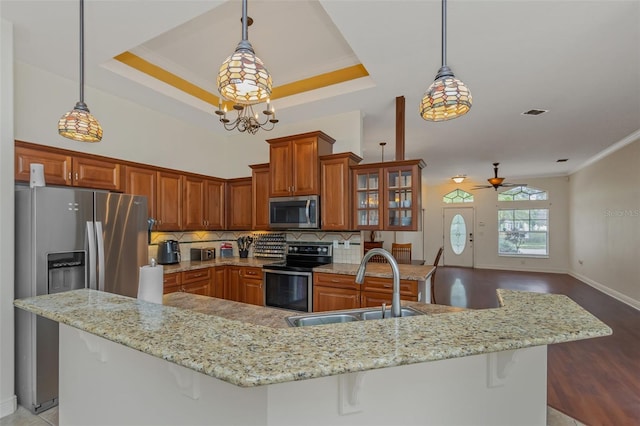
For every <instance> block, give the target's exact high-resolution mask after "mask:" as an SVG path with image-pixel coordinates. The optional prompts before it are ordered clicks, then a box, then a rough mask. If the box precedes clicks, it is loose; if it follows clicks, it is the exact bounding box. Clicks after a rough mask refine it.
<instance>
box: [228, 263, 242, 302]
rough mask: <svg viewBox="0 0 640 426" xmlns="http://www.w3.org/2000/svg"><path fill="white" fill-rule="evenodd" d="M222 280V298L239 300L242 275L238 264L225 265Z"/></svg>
mask: <svg viewBox="0 0 640 426" xmlns="http://www.w3.org/2000/svg"><path fill="white" fill-rule="evenodd" d="M226 268H227V273H226V274H225V282H224V298H225V299H228V300H233V301H234V302H240V301H241V298H242V277H241V270H242V267H240V266H227V267H226Z"/></svg>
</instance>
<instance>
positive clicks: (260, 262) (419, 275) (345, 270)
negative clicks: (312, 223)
mask: <svg viewBox="0 0 640 426" xmlns="http://www.w3.org/2000/svg"><path fill="white" fill-rule="evenodd" d="M281 261H282V259H264V258H255V257H248V258H245V259H241V258H239V257H226V258H216V259H212V260H202V261H200V260H193V261H184V262H180V263H176V264H174V265H163V267H164V273H165V274H170V273H173V272H183V271H191V270H195V269H201V268H211V267H214V266H224V265H232V266H252V267H256V268H262V267H263V266H264V265H268V264H269V263H276V262H281ZM359 266H360V264H357V263H330V264H328V265H323V266H318V267H316V268H313V272H324V273H327V274H342V275H356V272H357V271H358V267H359ZM398 268H399V269H400V278H401V279H403V280H412V281H425V280H426V279H427V278H429V277H430V276H431V274H432V273H433V271H435V267H434V266H432V265H415V264H400V265H398ZM365 275H366V276H371V277H381V278H392V277H393V274H392V273H391V266H390V265H389V264H388V263H375V262H369V263H368V264H367V271H366V273H365Z"/></svg>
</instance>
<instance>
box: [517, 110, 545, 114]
mask: <svg viewBox="0 0 640 426" xmlns="http://www.w3.org/2000/svg"><path fill="white" fill-rule="evenodd" d="M545 112H549V110H548V109H530V110H529V111H525V112H523V113H522V115H540V114H544V113H545Z"/></svg>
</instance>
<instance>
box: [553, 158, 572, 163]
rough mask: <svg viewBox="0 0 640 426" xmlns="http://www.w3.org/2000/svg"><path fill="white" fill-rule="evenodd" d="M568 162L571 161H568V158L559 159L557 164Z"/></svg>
mask: <svg viewBox="0 0 640 426" xmlns="http://www.w3.org/2000/svg"><path fill="white" fill-rule="evenodd" d="M567 161H569V159H568V158H558V159H557V160H556V163H566V162H567Z"/></svg>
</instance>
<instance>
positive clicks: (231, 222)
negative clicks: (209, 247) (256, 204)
mask: <svg viewBox="0 0 640 426" xmlns="http://www.w3.org/2000/svg"><path fill="white" fill-rule="evenodd" d="M251 205H252V192H251V178H250V177H249V178H236V179H229V180H228V181H227V229H238V230H250V229H251V216H252V213H251V212H252V206H251Z"/></svg>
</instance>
